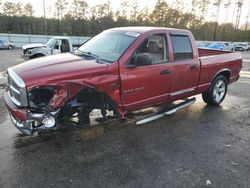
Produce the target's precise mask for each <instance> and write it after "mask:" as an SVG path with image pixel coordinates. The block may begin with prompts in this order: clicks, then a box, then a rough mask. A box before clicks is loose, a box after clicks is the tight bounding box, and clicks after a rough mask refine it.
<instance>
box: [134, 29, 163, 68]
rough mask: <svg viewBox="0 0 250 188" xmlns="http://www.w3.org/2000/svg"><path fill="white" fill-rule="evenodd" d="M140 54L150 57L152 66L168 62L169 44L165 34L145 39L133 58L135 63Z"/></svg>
mask: <svg viewBox="0 0 250 188" xmlns="http://www.w3.org/2000/svg"><path fill="white" fill-rule="evenodd" d="M139 53H147V54H149V55H150V57H151V60H152V64H160V63H166V62H167V61H168V55H167V54H168V53H167V43H166V39H165V37H164V34H156V35H152V36H150V37H149V38H147V39H145V40H144V41H143V42H142V44H141V45H140V46H139V48H138V49H137V50H136V51H135V53H134V55H133V57H132V58H131V59H132V61H131V62H133V61H134V60H135V56H136V55H137V54H139Z"/></svg>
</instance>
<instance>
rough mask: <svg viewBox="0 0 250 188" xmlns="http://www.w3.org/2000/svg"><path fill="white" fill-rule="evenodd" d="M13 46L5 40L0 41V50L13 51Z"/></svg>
mask: <svg viewBox="0 0 250 188" xmlns="http://www.w3.org/2000/svg"><path fill="white" fill-rule="evenodd" d="M14 47H15V44H14V43H13V42H10V41H7V40H0V49H9V50H11V49H13V48H14Z"/></svg>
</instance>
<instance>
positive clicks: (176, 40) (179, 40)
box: [171, 35, 193, 60]
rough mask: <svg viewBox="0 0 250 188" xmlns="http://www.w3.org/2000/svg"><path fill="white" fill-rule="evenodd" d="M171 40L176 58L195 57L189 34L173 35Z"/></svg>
mask: <svg viewBox="0 0 250 188" xmlns="http://www.w3.org/2000/svg"><path fill="white" fill-rule="evenodd" d="M171 40H172V44H173V48H174V49H173V50H174V59H175V60H181V59H192V58H193V50H192V45H191V42H190V40H189V38H188V36H184V35H172V36H171Z"/></svg>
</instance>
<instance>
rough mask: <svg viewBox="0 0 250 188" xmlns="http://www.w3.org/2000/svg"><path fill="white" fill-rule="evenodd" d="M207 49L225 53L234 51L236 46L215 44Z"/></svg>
mask: <svg viewBox="0 0 250 188" xmlns="http://www.w3.org/2000/svg"><path fill="white" fill-rule="evenodd" d="M207 48H210V49H215V50H223V51H234V49H235V46H234V44H233V43H219V42H214V43H212V44H209V45H208V46H207Z"/></svg>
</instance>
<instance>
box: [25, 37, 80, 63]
mask: <svg viewBox="0 0 250 188" xmlns="http://www.w3.org/2000/svg"><path fill="white" fill-rule="evenodd" d="M75 47H78V45H74V46H73V44H72V42H71V40H70V38H68V37H52V38H51V39H50V40H49V41H48V42H47V44H27V45H24V46H23V52H22V56H23V58H25V59H33V58H38V57H43V56H48V55H54V54H60V53H66V52H73V51H74V48H75Z"/></svg>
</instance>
